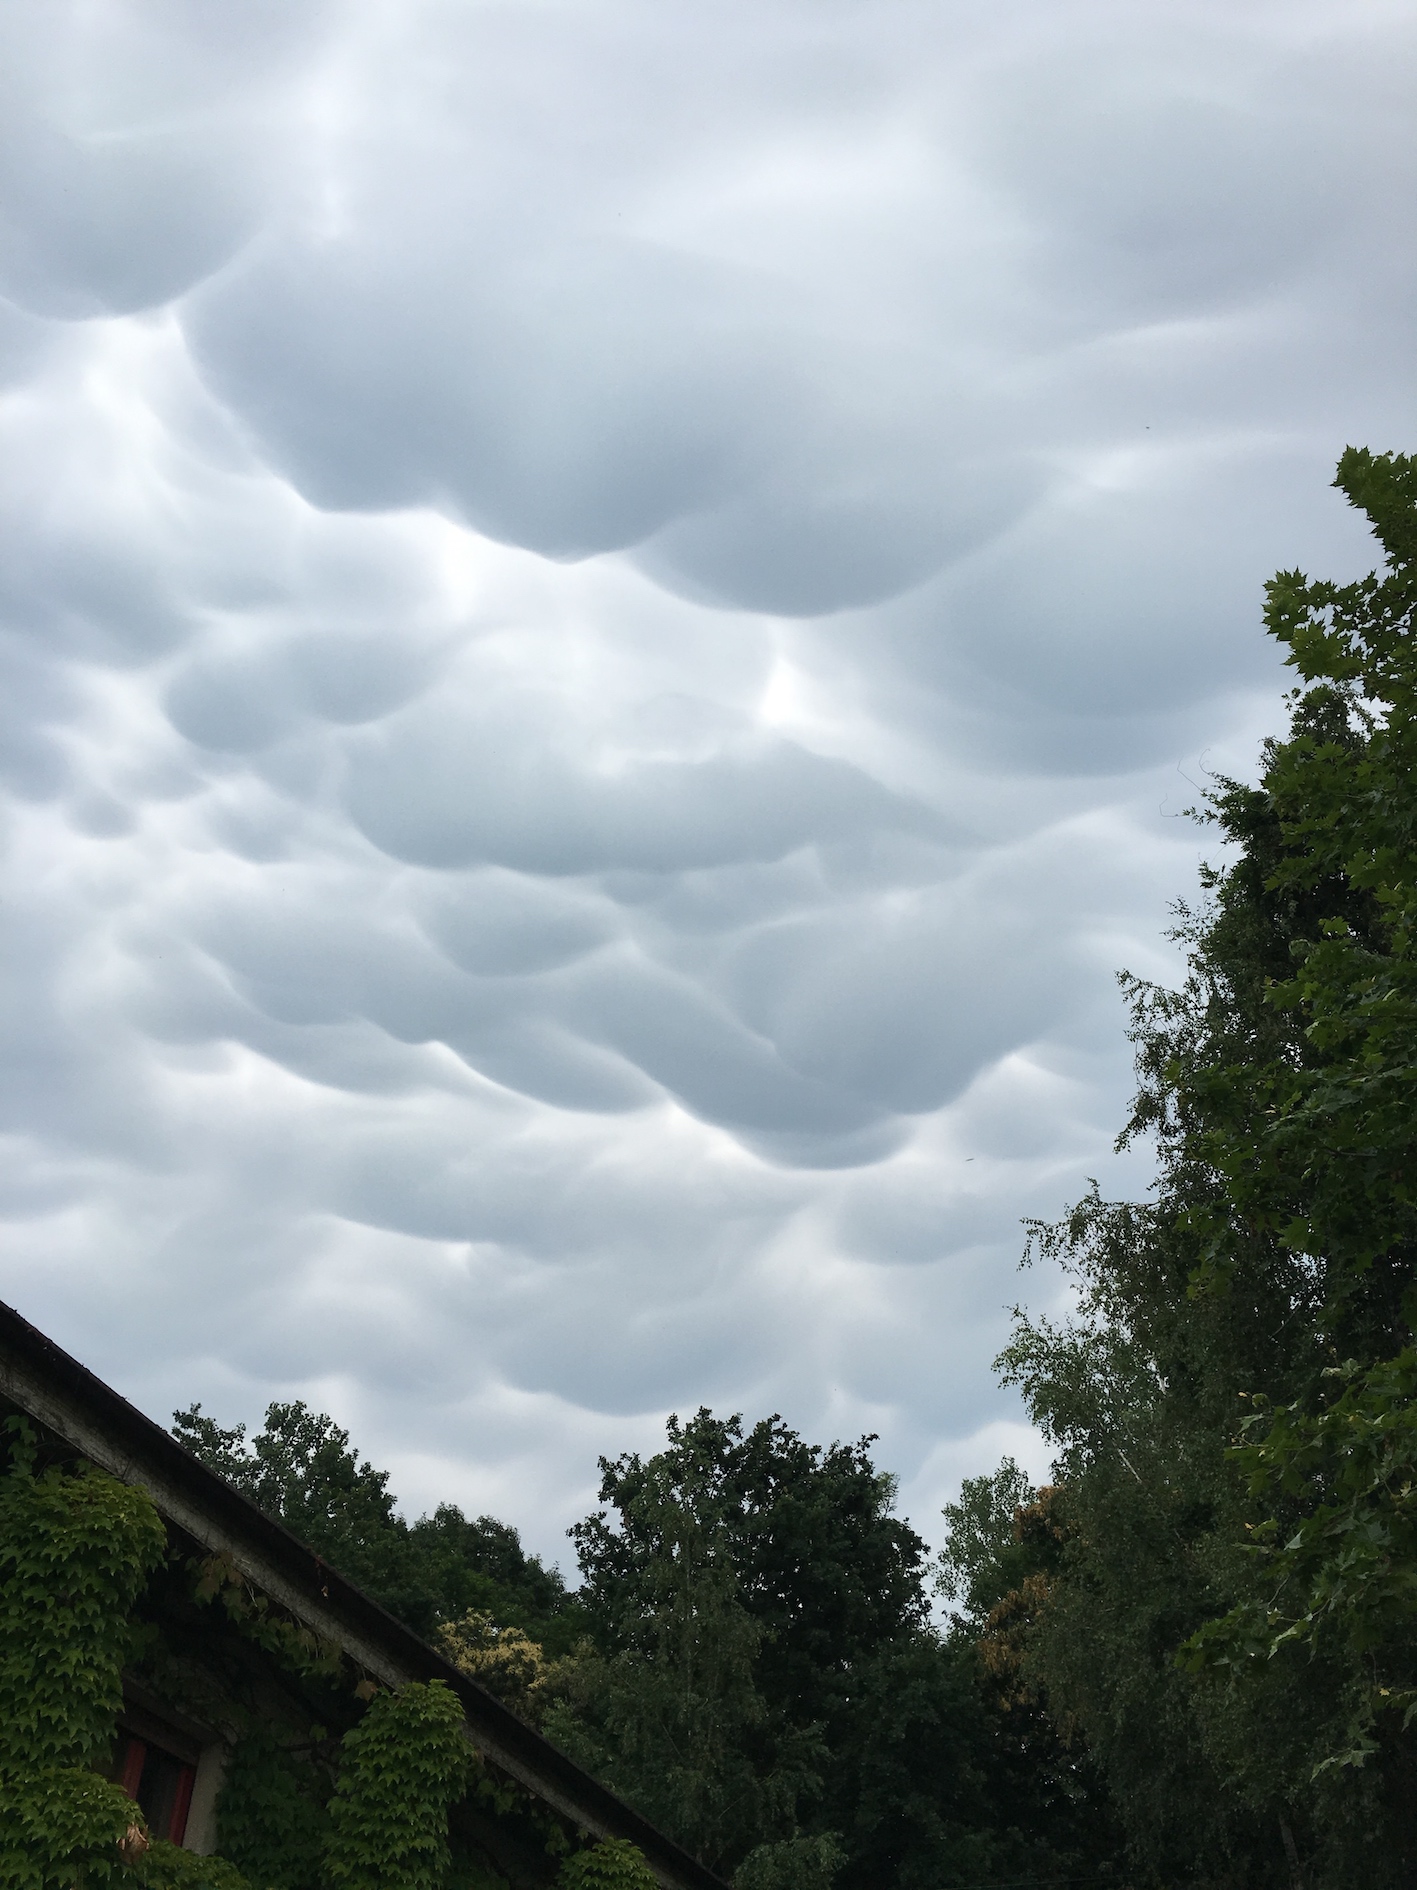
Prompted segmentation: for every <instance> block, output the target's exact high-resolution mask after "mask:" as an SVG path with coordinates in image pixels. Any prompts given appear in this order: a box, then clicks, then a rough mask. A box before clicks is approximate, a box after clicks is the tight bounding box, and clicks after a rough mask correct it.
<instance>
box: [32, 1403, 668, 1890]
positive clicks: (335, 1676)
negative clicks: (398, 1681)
mask: <svg viewBox="0 0 1417 1890" xmlns="http://www.w3.org/2000/svg"><path fill="white" fill-rule="evenodd" d="M0 1439H3V1454H2V1455H0V1802H3V1804H4V1805H5V1808H6V1816H5V1818H4V1819H3V1820H0V1890H101V1887H102V1886H108V1885H118V1884H122V1885H125V1886H128V1885H131V1886H132V1887H133V1890H541V1887H542V1886H552V1885H562V1886H565V1887H566V1890H572V1887H575V1890H653V1886H654V1884H655V1878H654V1876H653V1875H652V1873H651V1872H650V1870H649V1868H648V1866H647V1864H646V1863H645V1861H644V1858H643V1856H642V1855H641V1854H640V1852H639V1851H637V1850H636V1848H635V1847H634V1846H633V1845H631V1844H628V1843H625V1842H624V1841H621V1840H613V1839H612V1840H609V1841H606V1842H602V1843H600V1844H591V1843H589V1842H587V1841H585V1840H584V1839H583V1838H582V1837H581V1836H580V1834H578V1833H577V1832H575V1831H574V1830H573V1829H571V1828H569V1827H568V1826H567V1825H566V1822H565V1821H564V1820H563V1819H561V1818H559V1817H558V1816H557V1815H556V1814H554V1813H553V1812H551V1811H550V1810H549V1809H548V1808H547V1807H546V1806H545V1805H543V1804H542V1803H541V1802H540V1801H539V1800H537V1799H536V1798H534V1797H533V1796H532V1795H531V1794H530V1793H528V1792H527V1791H525V1790H524V1789H522V1788H521V1787H519V1786H517V1785H515V1784H514V1783H513V1782H512V1781H511V1780H509V1779H507V1778H505V1777H503V1776H501V1775H500V1774H498V1773H497V1772H496V1771H495V1770H494V1769H493V1768H492V1767H490V1766H488V1765H487V1764H486V1763H485V1762H484V1761H483V1760H482V1759H481V1758H480V1757H479V1756H478V1754H477V1753H476V1752H475V1751H474V1750H473V1748H472V1746H471V1745H470V1743H469V1742H468V1740H467V1738H466V1736H465V1733H464V1730H463V1714H462V1708H461V1704H460V1702H459V1701H458V1699H457V1696H456V1695H455V1694H454V1693H453V1692H452V1691H451V1690H450V1689H449V1688H447V1687H446V1686H444V1685H443V1684H442V1683H441V1682H439V1681H437V1680H433V1681H430V1682H428V1683H426V1684H425V1683H418V1682H415V1683H411V1684H409V1685H407V1686H404V1687H402V1688H399V1689H398V1690H396V1691H390V1690H388V1689H386V1688H382V1687H380V1686H378V1685H377V1684H376V1683H375V1682H374V1680H373V1679H372V1678H371V1677H370V1676H369V1675H367V1674H365V1673H364V1672H362V1671H361V1670H360V1669H359V1668H358V1667H357V1666H356V1664H355V1663H354V1662H353V1661H351V1660H350V1659H349V1658H348V1657H347V1656H346V1655H345V1654H343V1653H342V1652H341V1650H340V1649H339V1648H337V1647H335V1646H333V1645H331V1644H328V1643H324V1642H322V1641H320V1640H319V1638H318V1637H317V1636H315V1635H314V1634H312V1633H311V1632H310V1631H309V1629H308V1628H305V1627H304V1626H302V1625H301V1624H300V1623H298V1622H297V1621H295V1620H294V1619H292V1618H291V1617H290V1616H289V1615H287V1614H286V1613H285V1612H284V1611H283V1610H281V1609H280V1608H278V1607H277V1606H275V1605H274V1604H273V1603H272V1602H271V1601H270V1600H269V1599H268V1598H267V1597H266V1596H264V1595H262V1594H260V1593H259V1592H257V1591H256V1590H254V1589H253V1588H252V1587H251V1586H250V1584H249V1583H248V1582H246V1581H245V1580H244V1579H243V1577H242V1576H241V1575H240V1574H239V1572H238V1571H237V1570H236V1568H235V1567H234V1566H233V1565H232V1564H231V1563H230V1562H229V1561H227V1560H226V1559H224V1558H222V1557H214V1556H210V1555H206V1554H204V1553H203V1552H202V1551H201V1550H200V1548H199V1547H198V1545H197V1544H196V1543H194V1542H192V1541H191V1540H190V1539H188V1538H185V1537H184V1536H183V1535H182V1533H181V1532H180V1531H179V1530H177V1529H175V1528H173V1527H172V1526H171V1525H168V1524H165V1523H164V1521H163V1519H162V1517H161V1516H160V1515H159V1514H158V1511H157V1509H156V1507H155V1505H154V1504H153V1502H152V1499H151V1498H150V1497H149V1496H148V1495H147V1493H146V1492H145V1491H143V1490H142V1489H140V1488H137V1487H135V1486H133V1485H129V1484H125V1483H122V1482H120V1481H118V1480H117V1479H116V1478H114V1477H112V1476H109V1475H108V1474H106V1473H105V1472H103V1471H101V1470H99V1469H96V1468H95V1467H94V1466H93V1465H91V1464H89V1463H86V1462H85V1461H84V1460H83V1459H82V1458H80V1457H78V1456H77V1455H76V1454H75V1453H74V1452H73V1451H72V1450H71V1449H69V1448H68V1447H67V1446H65V1445H63V1444H62V1443H61V1442H60V1441H59V1440H58V1439H56V1438H54V1437H53V1436H51V1435H48V1434H46V1433H44V1432H43V1431H42V1430H41V1429H39V1428H38V1427H36V1426H35V1425H34V1424H33V1423H32V1422H31V1421H30V1420H29V1419H28V1418H27V1417H26V1416H25V1415H24V1414H23V1413H21V1412H19V1411H18V1410H15V1409H14V1408H13V1407H10V1406H3V1405H0ZM125 1679H126V1680H127V1681H128V1683H129V1685H130V1688H140V1689H141V1692H142V1694H143V1696H144V1697H145V1698H147V1699H152V1700H155V1701H157V1702H159V1703H161V1704H164V1705H165V1706H166V1707H167V1708H168V1709H169V1710H170V1711H171V1712H172V1713H173V1714H174V1715H178V1716H180V1717H181V1718H182V1719H183V1720H185V1721H187V1722H188V1723H191V1722H197V1723H200V1724H201V1725H204V1726H207V1727H209V1728H211V1730H212V1733H213V1735H214V1736H215V1738H216V1739H218V1740H219V1741H220V1742H221V1745H222V1746H223V1747H224V1748H225V1752H226V1764H225V1770H224V1776H223V1783H222V1786H221V1791H220V1795H219V1797H218V1800H217V1829H218V1837H219V1843H220V1851H221V1854H220V1855H218V1856H208V1857H201V1856H197V1855H196V1854H195V1853H193V1852H191V1851H186V1850H182V1849H179V1848H178V1847H177V1846H175V1845H173V1844H171V1843H168V1842H166V1841H165V1840H163V1839H161V1838H157V1837H154V1836H153V1835H152V1834H151V1833H150V1832H149V1830H148V1828H147V1823H146V1820H145V1818H144V1815H143V1813H142V1811H141V1810H140V1808H139V1806H138V1805H137V1804H136V1803H135V1802H134V1801H133V1799H131V1798H130V1797H129V1796H128V1795H127V1794H126V1793H125V1792H124V1791H123V1789H122V1788H121V1786H120V1785H119V1784H118V1783H116V1782H114V1781H113V1780H112V1779H110V1778H109V1777H107V1776H105V1773H106V1771H107V1770H108V1769H109V1766H110V1763H111V1755H112V1753H113V1751H114V1747H115V1735H116V1729H117V1723H118V1716H119V1714H120V1711H121V1710H122V1708H123V1698H124V1682H125Z"/></svg>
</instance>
